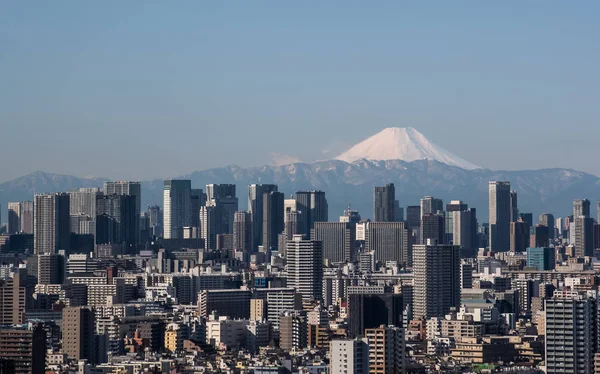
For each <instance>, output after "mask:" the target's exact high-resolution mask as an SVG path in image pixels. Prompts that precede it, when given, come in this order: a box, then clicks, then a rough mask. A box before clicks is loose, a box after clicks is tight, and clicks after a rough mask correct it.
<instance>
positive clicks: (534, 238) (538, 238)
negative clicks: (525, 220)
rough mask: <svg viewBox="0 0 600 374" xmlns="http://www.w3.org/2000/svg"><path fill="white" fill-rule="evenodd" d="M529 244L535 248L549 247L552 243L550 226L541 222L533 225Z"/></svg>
mask: <svg viewBox="0 0 600 374" xmlns="http://www.w3.org/2000/svg"><path fill="white" fill-rule="evenodd" d="M529 245H530V246H532V247H535V248H540V247H548V246H549V245H550V229H549V227H548V226H544V225H541V224H537V225H535V226H534V227H532V228H531V236H530V239H529Z"/></svg>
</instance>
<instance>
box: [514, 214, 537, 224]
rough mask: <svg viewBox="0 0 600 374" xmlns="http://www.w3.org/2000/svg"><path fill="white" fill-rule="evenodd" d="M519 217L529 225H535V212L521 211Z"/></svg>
mask: <svg viewBox="0 0 600 374" xmlns="http://www.w3.org/2000/svg"><path fill="white" fill-rule="evenodd" d="M519 219H521V220H522V221H523V222H525V223H526V224H527V226H529V227H532V226H533V213H519ZM517 221H518V220H517Z"/></svg>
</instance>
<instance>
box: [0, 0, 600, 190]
mask: <svg viewBox="0 0 600 374" xmlns="http://www.w3.org/2000/svg"><path fill="white" fill-rule="evenodd" d="M228 5H230V4H225V3H220V2H217V3H205V2H178V3H177V4H170V3H158V4H138V3H122V2H116V1H108V2H103V3H81V2H76V1H65V2H60V3H38V4H35V5H33V4H28V3H23V2H12V3H9V2H5V3H3V4H0V43H2V45H3V47H4V48H3V52H4V53H3V55H2V58H1V59H0V71H2V73H1V74H2V75H3V76H2V81H3V85H2V86H1V88H0V123H2V126H1V129H2V131H1V132H0V134H1V135H2V138H1V139H2V140H1V143H0V144H1V145H2V146H1V147H0V159H2V160H4V161H5V162H4V164H3V168H2V176H1V177H0V181H2V182H4V181H8V180H12V179H14V178H16V177H19V176H22V175H26V174H29V173H31V172H33V171H35V170H43V171H48V172H52V173H57V174H66V175H75V176H80V177H81V176H89V175H94V176H98V177H106V178H110V179H132V180H150V179H155V178H164V177H172V176H177V175H184V174H187V173H190V172H192V171H195V170H203V169H209V168H213V167H220V166H226V165H231V164H235V165H239V166H241V167H249V166H260V165H264V164H269V163H271V161H272V158H273V155H274V154H275V155H278V158H279V159H281V160H288V161H293V160H301V161H303V162H313V161H316V160H322V159H328V158H332V157H334V156H335V155H336V154H337V153H340V152H341V151H343V150H345V149H346V148H348V147H349V146H351V145H353V144H355V143H357V142H359V141H361V140H364V139H365V138H367V137H369V136H371V135H373V134H375V133H377V132H378V131H380V130H382V129H384V128H386V127H396V126H397V127H414V128H416V129H417V130H419V131H420V132H422V133H423V134H424V135H425V136H426V137H427V138H428V139H429V140H430V141H432V142H434V143H436V144H437V145H439V146H441V147H443V148H445V149H446V150H448V151H450V152H452V153H454V154H455V155H457V156H460V157H461V158H463V159H465V160H467V161H469V162H472V163H474V164H477V165H480V166H482V167H484V168H488V169H493V170H520V169H543V168H553V167H564V168H571V169H575V170H580V171H584V172H588V173H591V174H594V175H597V176H600V165H598V164H597V163H596V162H595V158H594V157H593V153H592V152H593V151H594V150H595V147H596V143H597V139H598V138H599V137H600V126H598V124H597V119H598V118H600V109H599V108H598V106H597V105H596V102H597V101H598V97H599V94H598V91H597V87H598V86H599V84H600V76H599V75H598V74H596V73H595V71H596V70H597V66H598V63H599V62H600V47H598V45H597V42H596V39H597V38H596V37H594V35H598V33H599V32H600V30H599V28H600V27H599V26H598V23H597V20H596V14H598V10H600V4H598V3H596V2H581V3H578V6H577V7H573V6H572V5H571V4H567V3H543V5H540V4H535V3H512V4H509V3H479V2H469V1H458V2H452V3H438V4H436V6H435V7H431V6H430V7H428V6H427V4H403V3H396V2H384V3H378V4H377V6H374V5H372V4H369V5H365V4H364V3H360V2H352V1H351V2H343V3H342V2H339V3H338V2H334V3H328V4H322V3H314V2H303V3H296V4H288V3H285V4H284V3H277V2H262V3H239V4H235V5H234V6H228ZM16 160H18V162H16Z"/></svg>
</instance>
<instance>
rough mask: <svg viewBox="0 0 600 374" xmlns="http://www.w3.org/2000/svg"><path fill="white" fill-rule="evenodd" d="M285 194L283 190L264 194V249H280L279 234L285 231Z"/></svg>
mask: <svg viewBox="0 0 600 374" xmlns="http://www.w3.org/2000/svg"><path fill="white" fill-rule="evenodd" d="M283 201H284V196H283V193H281V192H275V191H274V192H266V193H265V194H264V195H263V214H262V219H263V221H262V229H263V231H262V242H261V244H262V246H263V248H264V250H276V249H278V245H279V241H278V235H279V234H281V233H282V232H283V216H284V213H283V212H284V206H283Z"/></svg>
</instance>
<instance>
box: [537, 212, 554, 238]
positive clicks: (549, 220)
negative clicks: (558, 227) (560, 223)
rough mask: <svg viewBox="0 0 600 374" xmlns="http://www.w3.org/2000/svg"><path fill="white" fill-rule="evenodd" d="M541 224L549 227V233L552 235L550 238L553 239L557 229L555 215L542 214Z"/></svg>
mask: <svg viewBox="0 0 600 374" xmlns="http://www.w3.org/2000/svg"><path fill="white" fill-rule="evenodd" d="M540 225H544V226H546V227H548V234H549V236H550V240H553V239H554V231H555V220H554V215H553V214H551V213H542V214H540Z"/></svg>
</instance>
